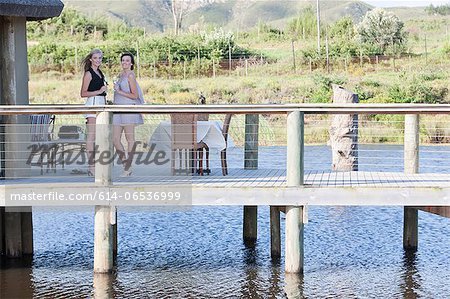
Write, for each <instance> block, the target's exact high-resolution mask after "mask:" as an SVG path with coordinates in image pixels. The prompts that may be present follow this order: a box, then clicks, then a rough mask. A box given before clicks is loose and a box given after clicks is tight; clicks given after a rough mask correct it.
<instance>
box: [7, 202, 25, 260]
mask: <svg viewBox="0 0 450 299" xmlns="http://www.w3.org/2000/svg"><path fill="white" fill-rule="evenodd" d="M21 222H22V218H21V213H20V212H18V211H8V209H6V210H5V254H6V256H7V257H9V258H20V257H22V253H23V251H22V223H21Z"/></svg>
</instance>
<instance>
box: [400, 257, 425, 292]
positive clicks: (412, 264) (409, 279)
mask: <svg viewBox="0 0 450 299" xmlns="http://www.w3.org/2000/svg"><path fill="white" fill-rule="evenodd" d="M403 271H404V272H403V274H402V278H403V279H402V283H401V284H400V292H401V293H402V294H403V298H404V299H415V298H418V297H419V292H418V291H419V290H420V288H421V277H420V274H419V272H418V270H417V256H416V252H414V251H405V253H404V255H403Z"/></svg>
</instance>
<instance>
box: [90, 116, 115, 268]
mask: <svg viewBox="0 0 450 299" xmlns="http://www.w3.org/2000/svg"><path fill="white" fill-rule="evenodd" d="M111 122H112V113H111V112H107V111H103V112H100V113H98V114H97V122H96V134H95V144H96V147H97V148H98V152H97V150H96V152H97V153H96V154H97V155H96V157H95V183H96V184H97V185H100V186H109V184H110V183H111V178H112V163H106V161H105V160H107V159H108V158H107V155H108V154H109V155H111V156H110V157H111V158H112V155H113V147H112V142H111V141H112V130H111V127H112V125H111ZM111 210H114V209H112V208H111V206H95V224H94V225H95V230H94V272H95V273H108V272H111V271H112V269H113V235H112V226H111Z"/></svg>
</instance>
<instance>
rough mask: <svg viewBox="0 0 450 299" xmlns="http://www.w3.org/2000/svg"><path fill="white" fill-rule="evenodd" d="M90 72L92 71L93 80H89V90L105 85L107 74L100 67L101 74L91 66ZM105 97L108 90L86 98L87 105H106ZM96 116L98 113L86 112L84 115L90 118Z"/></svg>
mask: <svg viewBox="0 0 450 299" xmlns="http://www.w3.org/2000/svg"><path fill="white" fill-rule="evenodd" d="M88 72H89V73H91V77H92V79H91V82H89V86H88V89H87V91H96V90H99V89H100V88H101V87H102V86H104V85H105V76H104V75H103V73H102V71H101V70H100V69H98V72H99V74H100V76H99V75H98V74H97V73H96V72H95V71H94V70H93V69H92V68H89V70H88ZM105 97H106V92H103V93H101V94H99V95H96V96H92V97H88V98H87V99H86V103H85V105H86V106H96V105H105V103H106V99H105ZM96 116H97V115H96V114H85V115H84V117H86V118H88V117H94V118H95V117H96Z"/></svg>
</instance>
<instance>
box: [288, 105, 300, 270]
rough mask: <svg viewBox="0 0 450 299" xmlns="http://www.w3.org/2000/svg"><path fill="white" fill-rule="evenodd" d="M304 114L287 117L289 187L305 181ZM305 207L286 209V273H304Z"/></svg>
mask: <svg viewBox="0 0 450 299" xmlns="http://www.w3.org/2000/svg"><path fill="white" fill-rule="evenodd" d="M303 130H304V114H303V112H300V111H299V110H296V111H292V112H289V113H288V116H287V186H288V187H299V186H302V185H303V180H304V142H303V138H304V136H303ZM302 216H303V207H301V206H287V207H286V233H285V234H286V236H285V238H286V242H285V259H286V260H285V271H286V272H287V273H303V253H304V249H303V219H302Z"/></svg>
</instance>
